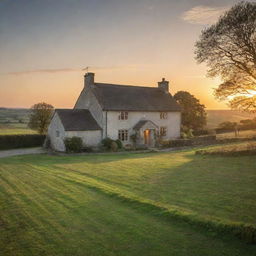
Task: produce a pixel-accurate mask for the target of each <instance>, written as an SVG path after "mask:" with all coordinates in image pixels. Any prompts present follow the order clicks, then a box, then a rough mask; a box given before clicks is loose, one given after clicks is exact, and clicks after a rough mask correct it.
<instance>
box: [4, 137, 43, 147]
mask: <svg viewBox="0 0 256 256" xmlns="http://www.w3.org/2000/svg"><path fill="white" fill-rule="evenodd" d="M44 140H45V135H39V134H24V135H0V150H1V149H14V148H30V147H40V146H43V143H44Z"/></svg>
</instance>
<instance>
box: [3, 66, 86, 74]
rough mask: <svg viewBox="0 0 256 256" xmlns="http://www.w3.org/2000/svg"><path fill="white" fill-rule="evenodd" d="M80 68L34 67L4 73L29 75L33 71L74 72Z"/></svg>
mask: <svg viewBox="0 0 256 256" xmlns="http://www.w3.org/2000/svg"><path fill="white" fill-rule="evenodd" d="M79 70H82V69H72V68H59V69H35V70H26V71H14V72H8V73H5V74H6V75H29V74H34V73H62V72H74V71H79Z"/></svg>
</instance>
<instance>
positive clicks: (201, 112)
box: [174, 91, 206, 131]
mask: <svg viewBox="0 0 256 256" xmlns="http://www.w3.org/2000/svg"><path fill="white" fill-rule="evenodd" d="M174 99H175V100H176V101H177V102H178V103H179V104H180V106H181V110H182V112H181V120H182V126H185V127H187V128H190V129H193V130H195V131H196V130H200V129H202V128H203V127H204V125H206V112H205V106H204V105H202V104H200V102H199V100H198V99H197V98H195V97H194V96H193V95H191V94H190V93H189V92H186V91H179V92H177V93H176V94H175V95H174Z"/></svg>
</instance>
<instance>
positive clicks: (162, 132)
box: [160, 126, 167, 136]
mask: <svg viewBox="0 0 256 256" xmlns="http://www.w3.org/2000/svg"><path fill="white" fill-rule="evenodd" d="M166 134H167V128H166V127H165V126H162V127H160V136H166Z"/></svg>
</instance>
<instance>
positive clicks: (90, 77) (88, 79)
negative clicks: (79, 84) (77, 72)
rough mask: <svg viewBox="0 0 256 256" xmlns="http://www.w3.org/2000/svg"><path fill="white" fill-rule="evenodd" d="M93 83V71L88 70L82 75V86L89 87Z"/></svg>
mask: <svg viewBox="0 0 256 256" xmlns="http://www.w3.org/2000/svg"><path fill="white" fill-rule="evenodd" d="M93 85H94V73H91V72H88V73H86V74H85V75H84V88H85V89H87V88H90V87H92V86H93Z"/></svg>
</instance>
